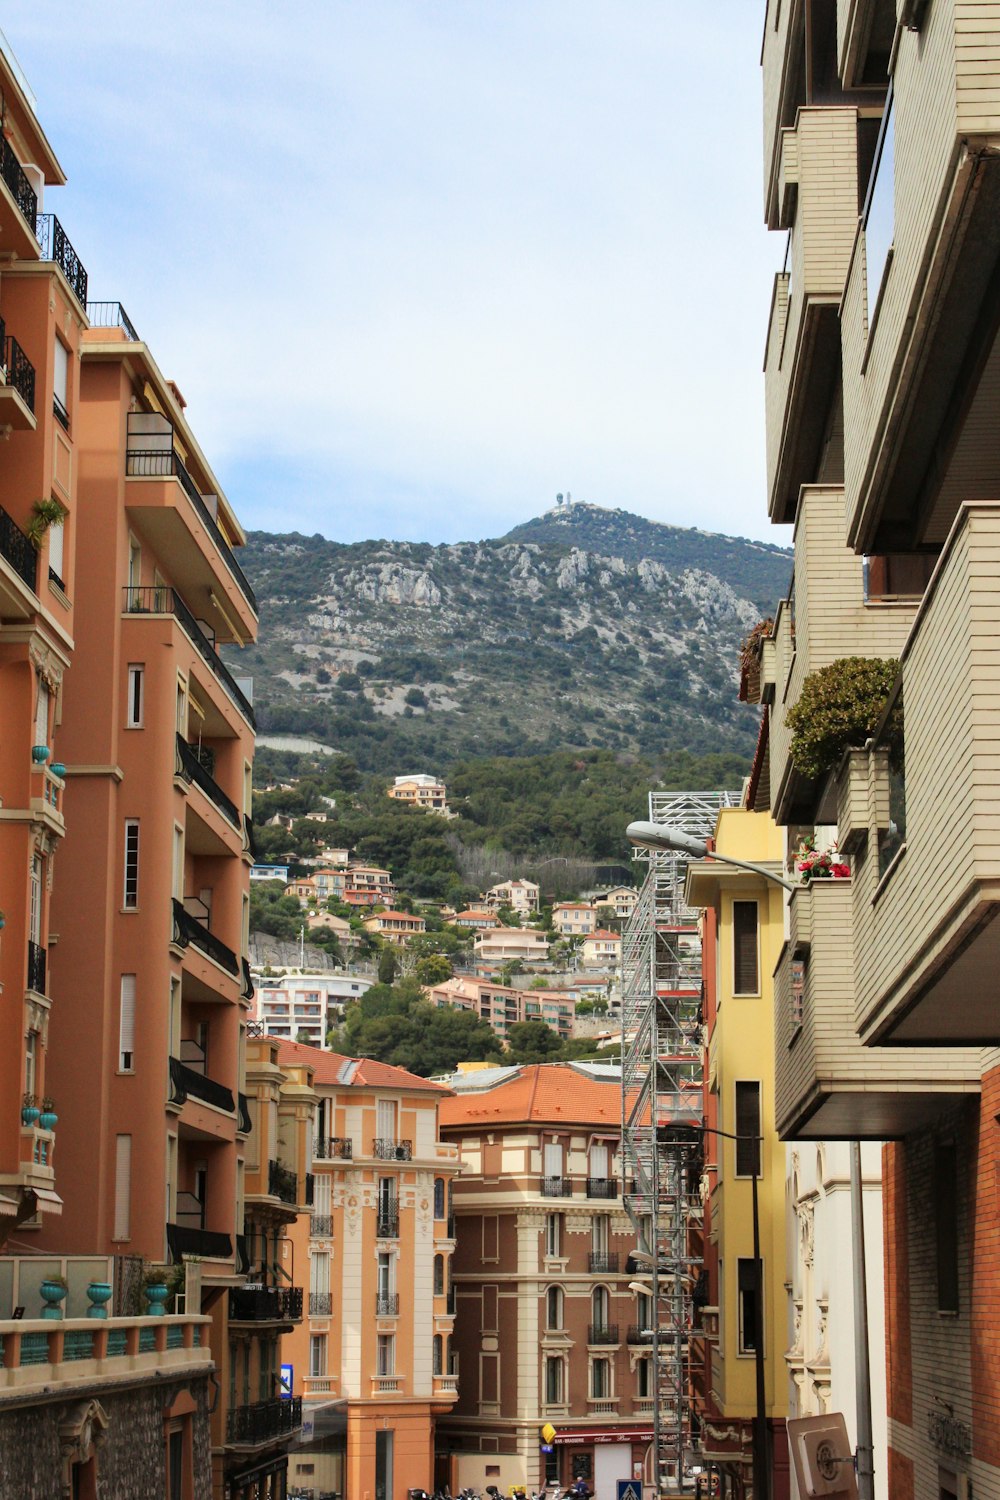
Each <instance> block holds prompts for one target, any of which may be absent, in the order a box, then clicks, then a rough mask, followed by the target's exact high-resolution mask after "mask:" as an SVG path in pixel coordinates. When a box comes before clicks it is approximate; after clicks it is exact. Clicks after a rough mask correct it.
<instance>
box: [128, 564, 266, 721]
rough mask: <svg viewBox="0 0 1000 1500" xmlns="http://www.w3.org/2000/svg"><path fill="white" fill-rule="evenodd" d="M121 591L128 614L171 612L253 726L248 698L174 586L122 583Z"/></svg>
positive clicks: (253, 719) (251, 708)
mask: <svg viewBox="0 0 1000 1500" xmlns="http://www.w3.org/2000/svg"><path fill="white" fill-rule="evenodd" d="M124 594H125V604H124V608H125V613H126V614H128V615H172V616H173V617H174V619H175V620H176V621H177V623H178V625H180V627H181V629H182V630H183V631H184V634H185V635H186V636H187V638H188V640H189V641H190V642H191V644H192V646H193V647H194V648H195V650H196V651H197V652H198V654H199V655H200V656H201V658H202V660H203V661H204V662H205V663H206V665H207V666H208V667H210V668H211V670H212V672H213V674H214V675H215V677H216V678H217V679H218V681H219V682H220V683H221V685H222V687H223V688H224V689H225V691H226V693H227V694H228V695H229V697H230V698H231V699H232V701H233V703H234V704H235V705H236V707H237V708H238V709H239V711H240V713H241V714H242V715H243V717H244V718H245V719H246V721H247V723H248V724H249V725H250V727H251V728H252V729H255V728H256V727H257V721H256V719H255V718H254V712H253V706H252V705H251V703H250V700H249V699H248V698H247V696H246V695H245V693H244V692H243V689H242V688H241V687H240V686H239V685H238V683H237V681H236V679H235V677H234V676H233V674H232V673H231V672H230V670H229V668H228V667H227V666H226V664H225V662H224V661H223V660H222V657H221V656H220V655H219V653H218V652H217V651H216V649H215V647H214V646H213V645H212V643H211V641H210V640H209V639H208V637H207V636H206V635H205V633H204V631H203V630H202V628H201V626H200V625H199V624H198V622H197V620H196V619H195V617H194V615H193V614H192V613H191V611H190V610H189V609H188V607H187V605H186V604H185V603H184V600H183V599H182V598H181V596H180V594H179V593H178V592H177V590H176V589H170V588H166V587H165V586H163V585H161V584H156V585H153V586H148V585H147V586H145V587H142V588H139V587H129V586H126V588H125V590H124Z"/></svg>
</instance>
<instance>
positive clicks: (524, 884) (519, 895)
mask: <svg viewBox="0 0 1000 1500" xmlns="http://www.w3.org/2000/svg"><path fill="white" fill-rule="evenodd" d="M539 890H540V888H539V887H538V886H537V885H536V884H535V882H534V881H533V880H504V881H501V883H500V884H499V885H491V886H490V888H489V890H488V891H487V892H486V893H485V895H484V896H483V905H484V906H485V907H486V909H487V911H496V910H497V909H498V907H501V906H509V907H510V908H511V910H512V911H516V912H517V914H518V916H520V917H528V916H531V915H533V914H534V913H535V912H537V911H538V898H539Z"/></svg>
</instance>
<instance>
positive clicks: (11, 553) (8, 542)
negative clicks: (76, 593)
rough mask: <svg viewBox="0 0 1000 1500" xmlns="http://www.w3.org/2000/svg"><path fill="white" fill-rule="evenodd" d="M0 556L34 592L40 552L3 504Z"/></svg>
mask: <svg viewBox="0 0 1000 1500" xmlns="http://www.w3.org/2000/svg"><path fill="white" fill-rule="evenodd" d="M0 557H3V558H5V559H6V561H7V562H9V563H10V565H11V567H12V568H13V569H14V572H15V573H16V574H17V576H18V578H20V579H21V580H22V581H23V582H24V583H26V584H27V585H28V587H29V589H31V591H32V592H34V591H35V587H36V584H37V581H38V553H37V552H36V551H35V549H34V547H33V546H32V545H31V542H30V541H29V540H28V538H27V536H26V535H25V533H24V532H23V531H22V530H21V528H20V526H18V524H17V522H16V521H15V520H14V519H13V517H11V516H9V515H8V514H7V512H6V511H5V510H4V508H3V506H2V505H0Z"/></svg>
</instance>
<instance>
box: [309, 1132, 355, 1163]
mask: <svg viewBox="0 0 1000 1500" xmlns="http://www.w3.org/2000/svg"><path fill="white" fill-rule="evenodd" d="M353 1155H354V1143H353V1141H351V1140H350V1139H349V1137H348V1136H346V1135H327V1136H320V1137H319V1138H318V1139H317V1140H316V1141H314V1142H313V1156H314V1157H315V1158H316V1159H317V1160H318V1161H332V1160H333V1159H334V1158H335V1157H338V1156H339V1157H340V1158H341V1160H342V1161H350V1160H351V1159H352V1157H353Z"/></svg>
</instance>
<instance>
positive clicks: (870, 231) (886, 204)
mask: <svg viewBox="0 0 1000 1500" xmlns="http://www.w3.org/2000/svg"><path fill="white" fill-rule="evenodd" d="M895 156H896V127H895V120H894V116H893V108H892V88H891V86H890V89H889V97H888V98H887V99H886V102H885V114H884V115H883V116H882V129H881V132H880V134H879V140H878V145H877V147H876V148H875V161H874V164H873V166H872V175H871V177H870V178H869V181H868V193H867V196H866V198H865V207H864V221H865V266H866V269H867V273H868V326H869V329H870V328H871V322H872V318H873V317H874V315H875V308H876V306H877V304H878V295H879V291H880V289H881V286H882V278H883V277H884V276H885V272H886V267H887V266H888V263H889V256H890V252H891V250H892V242H893V239H894V238H895V232H896V225H895V219H896V207H895V191H896V181H895V179H896V164H895Z"/></svg>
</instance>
